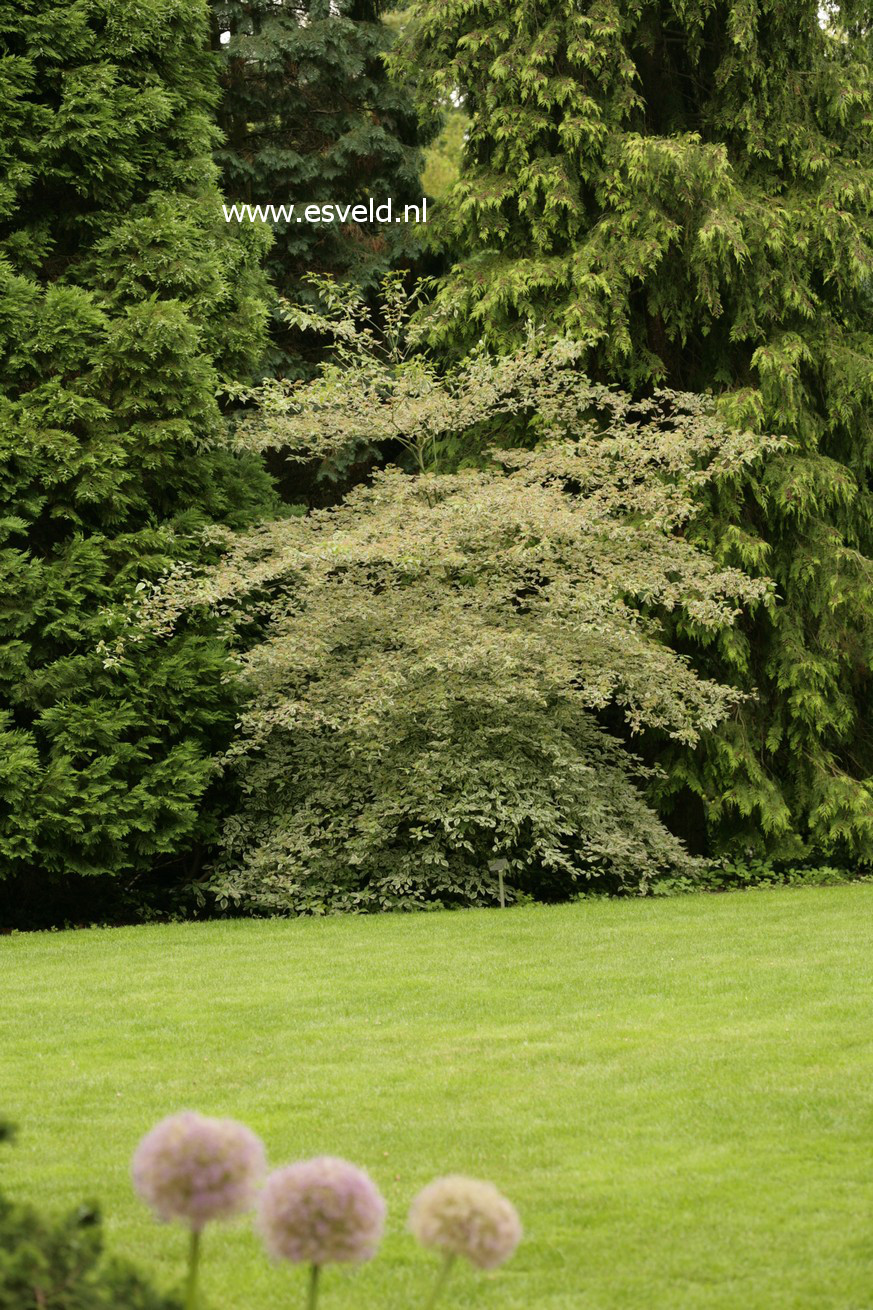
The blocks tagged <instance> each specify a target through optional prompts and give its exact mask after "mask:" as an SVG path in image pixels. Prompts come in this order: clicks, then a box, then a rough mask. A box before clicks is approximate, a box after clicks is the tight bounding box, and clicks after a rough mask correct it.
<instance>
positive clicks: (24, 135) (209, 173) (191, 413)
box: [0, 0, 274, 920]
mask: <svg viewBox="0 0 873 1310" xmlns="http://www.w3.org/2000/svg"><path fill="white" fill-rule="evenodd" d="M207 45H208V18H207V13H206V4H205V0H203V2H202V3H198V2H197V0H70V2H65V3H51V2H50V0H0V53H2V58H0V105H2V111H3V117H4V122H5V125H6V130H5V131H4V133H3V137H2V140H0V169H2V181H0V301H2V305H3V309H2V314H0V415H2V423H0V500H2V508H0V528H2V534H0V536H2V540H0V546H2V550H0V574H2V580H0V588H2V596H3V603H2V608H0V736H2V758H0V876H2V875H10V874H20V875H21V877H22V878H23V879H24V881H22V880H21V878H20V879H19V880H18V882H17V884H16V888H17V890H16V895H17V896H19V897H23V896H25V892H26V893H27V895H28V896H29V897H30V898H31V899H36V900H38V899H39V897H40V896H42V895H44V894H45V887H46V886H47V885H48V884H47V883H46V882H44V881H43V879H42V875H48V877H49V880H51V879H52V876H53V875H70V874H88V875H100V874H110V875H112V874H119V873H122V872H128V873H130V874H132V875H141V874H143V873H145V872H148V871H149V870H150V869H152V868H153V867H154V866H155V865H156V864H157V865H162V864H165V863H168V864H169V863H172V862H174V861H175V862H176V863H175V864H174V865H173V868H174V869H175V870H176V871H177V872H178V870H179V869H180V868H181V867H182V866H183V865H184V860H183V858H182V857H184V856H185V853H186V852H188V851H189V850H190V849H191V848H192V847H193V846H195V845H196V844H197V843H198V842H201V841H203V840H205V839H207V838H208V837H209V836H210V834H211V833H212V831H213V828H214V824H215V817H214V815H211V814H210V811H209V809H208V807H207V808H206V809H204V808H203V797H204V794H205V792H206V790H207V788H208V787H209V785H210V780H211V778H212V773H213V766H212V764H211V762H210V757H211V756H212V754H213V752H214V750H215V749H216V747H217V746H218V745H219V744H220V742H221V741H222V740H224V736H225V733H226V732H227V731H228V729H229V728H230V726H231V725H232V723H233V716H234V710H233V703H232V698H231V696H230V695H229V692H228V689H227V687H226V686H225V681H224V675H225V673H226V670H227V666H228V659H227V655H226V653H225V650H224V647H223V645H222V644H221V643H220V641H219V640H218V639H217V638H216V637H215V636H214V635H210V634H209V632H208V631H207V630H205V629H204V630H201V631H199V632H197V631H194V630H191V631H190V632H189V633H187V634H180V637H179V640H178V641H176V642H175V643H174V644H173V645H172V646H171V648H169V649H163V650H161V651H156V650H153V649H150V648H149V647H148V645H147V644H143V645H142V646H141V647H139V648H137V649H136V650H135V651H134V652H132V654H131V656H130V657H129V658H128V659H127V660H125V661H122V662H121V663H120V664H118V665H117V666H114V664H113V660H112V659H111V651H112V647H113V643H114V642H115V640H116V638H117V636H118V634H119V632H120V631H121V630H122V628H123V625H124V617H123V608H122V606H121V602H123V601H124V599H125V598H126V597H127V596H128V595H129V594H130V592H131V591H132V590H133V589H134V588H135V586H136V584H137V583H138V582H139V581H142V580H145V579H148V578H153V577H155V576H156V575H158V574H160V573H161V572H162V571H163V570H165V569H166V568H167V567H169V565H170V564H171V563H173V562H175V561H177V560H179V559H180V558H184V557H185V555H186V552H188V551H189V550H190V549H191V547H190V546H189V541H190V540H192V539H193V530H194V529H195V528H198V527H200V526H202V525H203V524H205V523H208V522H210V521H213V520H215V521H221V522H225V523H230V524H234V525H238V526H241V525H243V524H245V523H248V522H250V521H251V520H252V518H253V517H254V516H255V514H256V513H257V512H259V511H261V510H263V508H265V507H266V506H267V505H272V504H273V503H274V497H273V493H272V489H271V486H270V483H269V480H268V479H267V477H266V475H265V473H264V472H263V468H262V466H261V464H260V462H259V461H257V460H252V459H248V458H246V457H239V456H237V455H232V454H230V453H229V452H228V451H227V450H226V449H224V448H222V446H221V445H220V444H219V441H218V439H219V437H220V436H221V435H222V419H221V415H220V412H219V409H218V405H217V401H216V393H217V391H218V390H219V384H220V380H221V378H222V377H223V376H225V375H226V376H228V377H230V378H233V377H237V378H238V377H240V376H243V377H250V376H251V375H252V373H253V371H254V370H255V369H256V366H257V363H258V358H259V355H260V352H261V349H262V347H263V339H264V323H265V317H266V294H267V284H266V281H265V279H264V277H263V273H262V271H261V268H260V262H261V259H262V255H263V247H264V245H265V238H264V234H263V233H260V234H259V233H257V232H246V233H245V234H238V233H236V232H234V231H233V230H232V229H229V228H228V227H227V226H226V225H225V224H224V222H223V218H222V214H221V205H220V196H219V192H218V188H217V184H216V169H215V166H214V164H213V162H212V159H211V152H212V149H213V146H214V141H215V130H214V128H213V127H212V126H211V123H210V113H211V111H212V108H213V105H214V102H215V99H216V95H217V67H216V61H215V59H214V57H213V56H212V55H211V54H210V53H209V51H208V49H207V48H206V47H207ZM101 643H102V647H101ZM107 652H109V654H107ZM7 890H8V885H7ZM73 912H75V911H73ZM11 913H12V911H9V912H8V913H7V917H8V914H11ZM32 913H33V915H34V916H35V918H36V919H37V920H38V919H39V917H40V911H39V910H38V909H37V908H35V909H33V911H32Z"/></svg>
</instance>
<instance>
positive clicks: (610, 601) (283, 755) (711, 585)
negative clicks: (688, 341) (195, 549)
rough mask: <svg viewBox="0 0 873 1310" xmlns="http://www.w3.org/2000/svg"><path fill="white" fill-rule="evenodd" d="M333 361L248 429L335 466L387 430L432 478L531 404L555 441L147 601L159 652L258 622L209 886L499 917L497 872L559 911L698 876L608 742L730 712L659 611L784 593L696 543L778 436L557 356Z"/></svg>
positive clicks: (336, 522)
mask: <svg viewBox="0 0 873 1310" xmlns="http://www.w3.org/2000/svg"><path fill="white" fill-rule="evenodd" d="M351 333H352V336H353V335H354V326H353V327H352V329H351ZM345 350H346V356H347V357H348V362H349V366H348V367H346V368H339V367H331V368H328V369H324V370H323V373H322V377H321V378H320V379H319V380H318V381H317V382H315V383H313V384H311V385H310V386H308V387H302V388H301V387H298V388H295V389H293V390H292V392H291V394H290V396H289V397H285V398H284V400H283V398H282V397H281V396H277V395H276V388H275V387H271V388H268V389H267V390H268V394H269V395H270V396H271V398H272V401H273V403H274V406H275V408H274V409H273V410H270V411H268V412H267V413H266V414H265V415H262V417H261V419H260V420H259V423H257V424H253V425H252V426H251V427H250V428H249V430H248V431H247V433H246V434H245V436H246V439H248V440H251V439H253V438H254V439H256V440H260V441H269V440H270V439H271V437H270V429H271V427H275V431H274V433H273V436H272V440H274V441H275V442H276V443H277V444H279V443H280V442H284V443H287V444H289V445H292V446H294V445H296V448H297V449H299V448H300V442H301V440H307V441H308V442H309V443H311V445H310V448H311V449H312V448H314V449H317V451H318V453H319V454H320V455H324V456H327V455H329V453H330V451H331V448H332V447H331V440H333V448H334V449H336V448H337V447H339V448H343V446H345V447H346V448H348V446H349V445H353V444H354V443H355V442H360V441H362V440H370V441H378V440H380V439H381V438H382V437H383V436H384V435H385V434H386V433H393V435H394V437H395V440H398V441H399V442H401V443H402V444H404V445H406V447H407V449H408V450H409V452H410V454H411V455H412V456H413V457H414V458H415V462H416V463H417V464H418V466H419V468H422V467H424V466H425V465H426V462H427V458H428V454H429V452H430V451H432V450H433V448H434V446H435V445H436V444H437V443H438V442H439V440H441V434H443V433H445V432H446V431H448V430H450V429H451V427H452V426H453V425H454V428H455V430H457V429H458V426H459V425H463V423H465V422H466V423H467V424H475V423H479V422H482V421H487V420H489V419H493V418H494V417H495V416H496V415H499V414H503V413H509V414H514V413H516V412H518V411H529V412H530V413H531V415H532V417H531V423H532V426H535V429H536V432H537V435H538V436H539V438H540V443H541V444H540V445H539V446H538V448H537V449H535V450H532V451H513V452H510V453H507V452H504V453H502V454H501V453H499V452H492V462H491V465H490V467H488V468H482V469H480V470H476V471H474V470H472V469H469V470H466V471H464V472H461V473H457V474H435V473H427V472H423V473H420V474H418V475H415V476H410V475H407V474H405V473H403V472H401V471H400V470H398V469H389V470H386V471H383V472H381V473H379V474H377V475H376V476H375V477H374V479H373V483H372V485H371V486H370V487H366V488H357V489H356V490H355V491H354V492H353V493H352V494H351V495H349V497H348V498H347V500H346V501H345V503H344V504H343V505H340V506H338V507H336V508H334V509H331V510H322V511H318V512H313V513H311V514H310V515H308V516H307V517H304V518H295V519H284V520H280V521H278V522H274V523H268V524H265V525H263V526H262V527H260V528H259V529H257V530H255V531H252V532H250V533H248V534H245V535H239V536H236V537H234V536H233V535H232V534H225V543H226V553H225V556H224V558H223V560H222V562H221V564H220V565H219V566H217V567H216V568H215V569H212V570H207V571H205V572H204V573H203V574H201V575H199V576H198V575H196V574H192V573H191V572H190V571H181V572H177V573H176V574H174V575H173V576H172V577H171V578H169V579H168V580H167V582H166V584H165V585H164V586H163V587H161V588H158V589H157V591H155V592H154V593H153V594H151V595H149V596H148V597H145V598H144V600H143V607H142V609H143V613H142V617H143V622H144V624H145V626H146V628H147V630H149V640H152V639H154V637H155V635H156V634H159V633H164V634H166V635H167V637H168V639H172V633H173V631H174V629H175V624H176V621H177V620H178V619H179V618H180V617H182V616H184V615H185V614H187V613H189V612H191V611H192V610H195V611H196V610H202V609H203V608H204V607H206V608H211V609H213V610H214V611H216V612H218V613H221V614H226V615H228V622H229V624H230V625H231V627H233V626H234V625H237V626H239V627H241V628H242V629H244V630H245V629H249V630H250V627H251V623H252V620H253V619H254V618H255V617H257V616H260V617H261V619H262V620H263V619H265V620H266V622H267V625H268V626H267V630H266V635H265V636H264V637H263V638H262V639H261V640H259V641H258V642H257V643H256V644H255V645H254V646H253V648H252V649H250V650H249V651H248V652H247V653H246V654H244V655H243V656H241V668H240V677H241V683H242V686H243V687H244V689H245V691H246V694H247V697H248V701H249V703H248V705H247V706H246V708H245V710H244V712H243V713H242V715H241V719H240V729H241V730H240V735H239V737H238V739H237V740H236V742H235V743H234V744H233V745H232V746H231V748H230V750H229V752H228V753H227V756H226V759H225V762H226V764H228V765H230V766H232V768H233V770H234V773H235V776H236V777H237V779H238V781H239V785H240V787H241V792H242V806H241V809H240V811H239V813H238V814H236V815H235V816H233V817H232V818H231V819H229V820H228V822H227V824H226V825H225V829H224V851H223V856H222V859H221V862H220V864H219V866H218V868H217V870H216V872H215V875H214V878H213V882H212V888H213V890H214V892H215V894H216V895H217V896H218V897H219V899H220V901H221V902H222V903H225V904H235V905H239V906H242V907H244V908H246V909H249V910H255V911H260V912H264V911H271V912H275V911H291V912H310V913H321V912H324V911H325V910H328V909H331V910H379V909H386V908H418V907H422V906H426V905H434V904H436V905H451V904H463V905H471V904H493V903H494V902H495V900H496V897H497V877H496V875H495V873H494V872H493V871H492V868H491V862H492V861H493V860H495V859H499V860H505V861H506V880H507V883H508V885H509V887H510V889H518V890H521V891H522V892H527V893H532V894H536V895H537V896H539V897H543V898H547V899H555V898H558V897H563V896H567V895H569V894H571V893H572V892H573V890H574V889H575V888H576V887H577V886H579V885H583V884H587V885H590V886H595V887H598V888H601V889H604V890H610V891H618V890H621V891H627V892H633V893H641V892H645V891H647V890H649V889H650V888H651V886H652V884H653V883H656V882H657V881H658V880H659V879H660V878H662V877H664V876H671V877H672V876H676V875H677V873H684V874H686V875H688V876H692V875H693V874H694V871H695V867H696V866H695V864H694V861H692V860H691V859H690V857H689V856H688V854H687V852H686V851H685V849H684V847H683V846H682V844H681V843H680V842H679V841H678V840H677V839H676V838H675V837H673V836H672V835H671V834H670V833H669V832H667V830H666V829H665V828H664V827H663V825H662V824H661V822H660V820H659V819H658V818H657V816H656V815H655V813H654V812H653V810H652V809H650V807H649V806H648V805H647V803H646V800H645V796H644V792H643V786H644V784H645V779H646V771H645V770H644V769H643V768H642V766H641V765H640V764H639V763H638V761H636V760H635V759H634V758H633V756H632V755H631V754H629V753H628V751H627V750H626V749H625V746H624V744H623V742H622V741H621V740H619V739H618V737H617V735H615V733H611V732H610V731H608V730H607V728H608V726H609V725H610V723H611V724H614V725H617V726H616V732H623V733H624V734H626V735H627V736H630V737H632V736H633V734H634V733H636V732H639V731H641V730H642V729H644V728H646V727H656V728H658V729H659V730H660V731H663V732H664V733H665V734H666V735H668V736H669V737H671V738H673V739H676V740H681V741H685V742H689V743H690V742H694V741H696V740H698V739H699V737H700V735H701V733H703V732H705V731H707V730H708V729H710V728H711V727H712V726H713V725H714V724H715V723H717V722H718V721H719V720H720V719H721V718H722V717H723V716H724V715H725V714H726V713H728V712H729V711H730V710H731V709H732V707H734V706H735V705H736V703H737V694H736V693H734V692H733V691H732V689H730V688H729V687H725V686H723V685H720V684H717V683H714V682H709V681H706V680H703V679H700V678H698V677H697V676H696V674H695V671H694V669H693V668H692V667H691V665H690V664H689V662H688V661H687V660H685V659H683V658H682V657H680V656H679V655H677V654H675V653H674V652H672V651H671V650H669V648H668V647H667V645H666V644H665V642H664V641H663V639H662V638H663V627H662V620H663V616H664V615H669V614H681V615H682V616H684V618H685V621H686V622H688V623H693V624H694V625H695V627H696V629H697V630H698V631H700V632H708V633H709V634H710V637H712V636H714V635H715V634H716V633H718V632H720V631H722V630H724V629H728V628H730V626H731V625H732V623H733V622H734V619H735V617H736V615H737V613H738V612H739V608H740V607H741V606H742V605H754V604H757V603H769V597H770V591H769V587H768V585H767V584H766V582H760V581H759V582H753V581H751V580H750V579H749V578H748V577H746V576H745V575H744V574H743V573H742V572H740V571H738V570H735V569H730V568H723V567H722V566H721V565H719V564H717V563H716V562H715V561H714V560H713V559H712V558H711V557H709V556H707V555H706V554H704V553H703V552H701V551H699V550H697V549H695V548H694V547H692V546H691V545H690V544H689V543H688V541H687V540H686V539H685V536H684V529H685V526H686V524H687V522H688V520H689V518H690V517H691V516H692V515H693V513H694V511H695V501H694V491H695V489H696V488H697V487H698V486H700V485H701V484H704V483H705V482H706V481H707V480H708V479H710V478H712V477H715V476H723V477H729V476H731V473H732V471H736V470H737V469H739V468H743V467H745V466H746V465H747V464H750V463H754V462H755V461H757V460H758V459H760V458H761V456H762V454H763V452H764V451H765V450H766V448H767V445H766V443H764V442H762V441H761V440H760V439H758V438H754V439H753V438H747V437H745V436H743V435H741V434H737V433H729V432H727V431H726V430H725V429H724V428H723V427H721V426H720V425H719V424H718V423H717V422H716V421H715V419H714V417H713V414H712V410H711V407H710V406H709V404H708V403H707V402H706V401H704V400H702V399H700V398H698V397H693V396H682V395H676V394H663V395H660V394H659V395H657V396H655V397H653V398H652V399H651V400H650V401H647V402H643V403H639V404H634V402H632V401H631V400H630V399H629V398H628V397H627V396H623V395H621V394H619V393H616V392H614V391H611V390H609V389H607V388H604V387H599V386H595V385H593V384H592V383H590V382H589V381H588V380H587V379H586V378H584V377H583V376H582V375H580V374H579V373H578V372H577V371H576V370H575V369H574V367H573V363H574V351H573V347H572V346H571V345H568V343H565V342H558V343H552V344H548V345H547V344H545V343H543V342H542V341H540V340H539V339H537V338H533V339H532V340H531V341H530V342H529V343H528V344H527V345H526V346H525V348H524V349H522V350H520V351H519V352H518V353H517V354H516V355H514V356H510V357H505V358H503V359H500V360H491V359H489V358H488V357H486V356H484V355H482V356H477V357H474V358H473V359H471V360H470V361H466V362H465V363H464V364H463V365H461V366H460V367H459V368H458V369H457V370H455V371H453V372H452V373H451V374H450V375H449V376H446V377H442V378H440V377H439V376H438V375H437V374H436V372H435V371H434V370H433V369H432V368H431V367H430V366H428V365H427V364H426V363H423V362H422V361H421V360H419V359H413V360H412V361H410V362H409V363H404V362H402V361H400V362H397V361H394V360H390V359H389V360H388V361H387V362H386V361H384V360H383V361H380V360H379V358H378V356H376V355H373V356H371V355H370V354H369V352H368V348H367V347H366V345H364V348H363V350H359V351H357V352H356V350H355V348H354V346H353V345H348V343H347V344H346V348H345ZM346 419H347V420H348V421H346ZM332 434H333V436H332Z"/></svg>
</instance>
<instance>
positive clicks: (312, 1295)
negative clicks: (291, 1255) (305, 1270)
mask: <svg viewBox="0 0 873 1310" xmlns="http://www.w3.org/2000/svg"><path fill="white" fill-rule="evenodd" d="M320 1273H321V1266H320V1265H310V1266H309V1296H308V1297H307V1298H306V1310H317V1306H318V1275H319V1274H320Z"/></svg>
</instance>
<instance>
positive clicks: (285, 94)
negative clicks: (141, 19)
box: [212, 0, 426, 376]
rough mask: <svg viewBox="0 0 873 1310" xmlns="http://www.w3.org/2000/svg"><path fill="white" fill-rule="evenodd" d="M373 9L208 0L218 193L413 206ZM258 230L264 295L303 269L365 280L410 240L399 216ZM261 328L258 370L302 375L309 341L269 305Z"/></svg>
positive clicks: (405, 133) (358, 0)
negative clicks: (266, 284) (264, 239)
mask: <svg viewBox="0 0 873 1310" xmlns="http://www.w3.org/2000/svg"><path fill="white" fill-rule="evenodd" d="M383 7H384V6H383V3H382V0H293V3H292V2H291V0H279V2H278V3H277V0H212V18H213V44H214V46H215V48H216V49H218V50H220V51H221V52H222V55H223V59H224V66H223V71H222V88H223V95H222V100H221V106H220V111H219V122H220V125H221V127H222V129H223V131H224V133H225V141H224V143H223V145H222V146H221V147H220V148H219V150H218V151H217V155H216V158H217V160H218V163H219V165H220V168H221V173H222V184H223V188H224V191H225V194H226V195H227V196H228V198H229V199H230V200H233V201H241V202H246V203H254V204H262V203H272V202H275V203H279V204H281V203H286V202H289V201H291V202H294V203H295V204H297V205H299V206H300V207H301V208H302V207H303V205H304V204H313V205H317V204H325V203H333V202H335V203H337V204H340V205H345V204H358V203H361V202H362V201H365V200H367V199H368V198H369V197H371V196H372V197H373V198H374V199H375V200H376V201H377V202H382V201H385V200H387V199H388V198H389V197H390V198H391V199H392V200H393V201H394V203H395V212H396V207H397V206H400V207H401V212H402V206H405V205H407V204H420V199H421V194H422V193H421V181H420V171H421V155H420V151H419V146H420V145H421V144H422V143H423V142H424V141H425V139H426V134H425V133H423V131H422V128H421V126H420V124H419V119H418V115H417V113H416V111H415V108H414V106H413V103H412V100H411V97H410V95H409V91H408V89H407V88H406V87H405V86H404V85H403V84H402V83H399V82H394V81H392V80H391V79H390V78H389V76H388V74H387V70H386V66H385V62H384V55H385V53H386V52H387V50H388V48H389V47H390V45H391V43H392V40H393V36H392V33H391V31H390V29H389V28H388V27H387V26H386V25H385V24H384V23H383V22H382V21H381V11H382V9H383ZM222 35H224V36H225V38H226V44H225V43H222V39H221V38H222ZM228 37H229V39H227V38H228ZM272 227H273V232H274V236H275V240H274V243H273V246H272V249H271V251H270V254H269V257H268V262H267V268H268V271H269V274H270V277H271V280H272V282H273V285H274V287H275V288H276V290H277V292H278V293H279V294H280V295H291V296H293V298H294V299H295V300H300V299H301V295H303V296H306V295H307V294H308V291H307V288H306V286H305V284H304V285H303V286H301V283H300V279H301V278H302V277H303V276H304V275H305V274H307V273H318V274H331V275H333V276H336V277H338V278H342V279H347V280H349V281H351V282H353V283H355V284H356V285H358V286H360V287H370V286H375V285H376V284H377V283H378V281H379V279H380V278H381V277H382V276H383V275H384V273H385V272H386V271H387V270H388V269H390V268H396V267H397V266H398V264H400V263H406V264H409V263H410V262H411V261H412V260H413V259H414V257H415V255H416V253H417V251H418V248H419V239H418V238H417V236H416V233H415V229H414V227H413V225H412V224H406V223H396V222H394V223H390V224H388V223H372V224H371V223H364V224H359V223H354V222H346V223H342V224H340V223H338V222H335V223H324V224H312V223H308V222H302V223H298V222H296V221H295V219H292V220H291V221H290V222H282V221H278V222H276V223H274V224H273V225H272ZM272 339H273V344H274V349H273V352H272V355H271V357H270V363H271V366H272V369H273V370H274V371H275V372H277V373H279V374H282V375H285V376H298V375H301V373H305V371H306V360H305V358H302V356H306V355H307V354H308V353H310V351H311V347H307V345H305V344H304V342H303V341H302V339H301V337H300V334H299V333H295V332H293V330H291V329H289V328H288V326H287V325H286V324H285V323H284V321H283V319H282V318H281V314H280V311H279V309H278V306H277V307H275V308H274V311H273V323H272ZM315 353H316V356H317V354H318V350H317V349H316V351H315Z"/></svg>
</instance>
